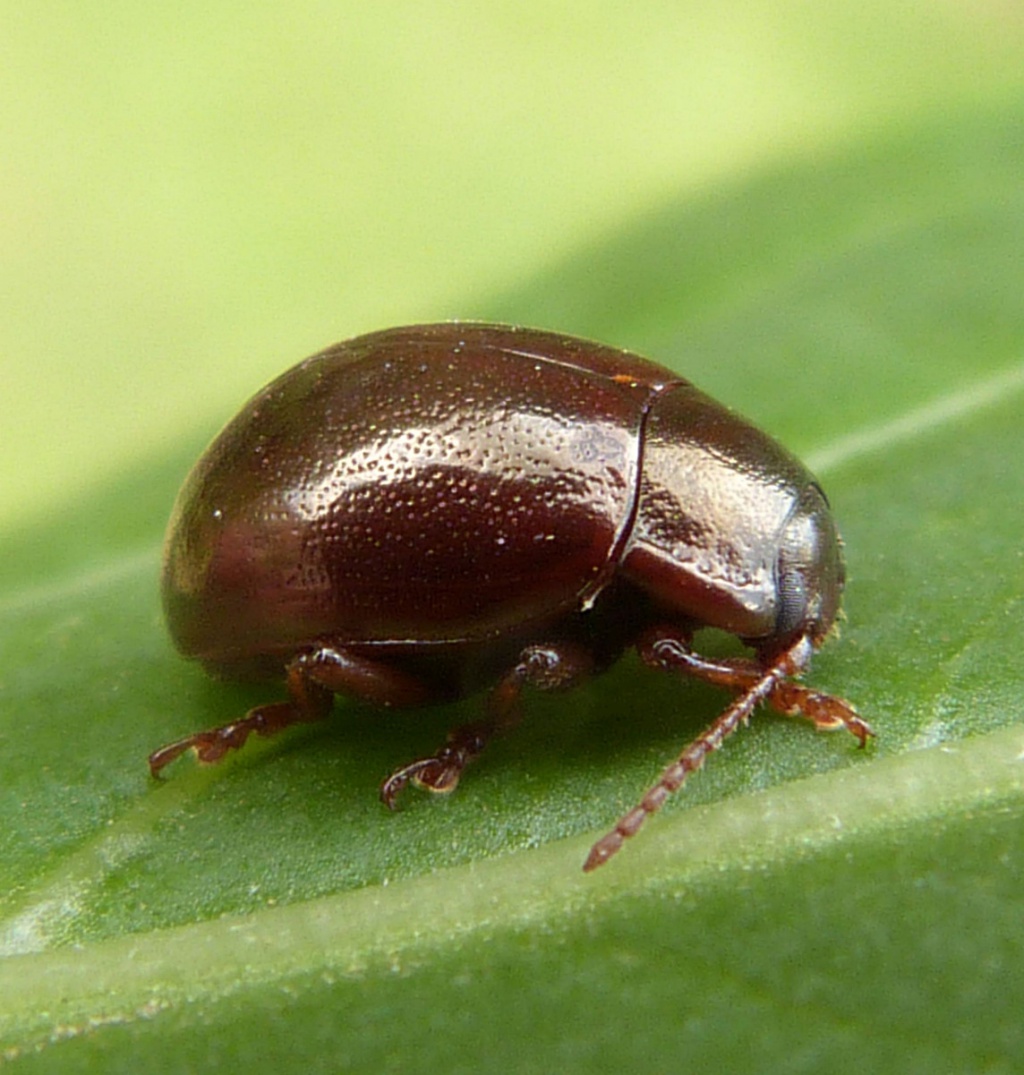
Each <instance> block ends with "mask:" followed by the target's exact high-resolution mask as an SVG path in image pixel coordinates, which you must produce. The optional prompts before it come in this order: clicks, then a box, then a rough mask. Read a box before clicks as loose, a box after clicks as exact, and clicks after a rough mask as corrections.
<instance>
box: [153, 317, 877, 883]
mask: <svg viewBox="0 0 1024 1075" xmlns="http://www.w3.org/2000/svg"><path fill="white" fill-rule="evenodd" d="M842 589H843V563H842V557H841V552H840V544H839V537H838V534H837V532H836V528H835V526H834V524H833V522H832V517H831V514H830V512H829V507H828V502H827V500H826V499H825V495H824V493H823V492H822V490H821V488H820V487H819V486H818V484H817V482H816V481H815V480H814V478H813V477H812V476H811V475H810V474H809V473H808V472H807V470H806V469H805V468H804V467H803V466H802V465H801V464H800V463H799V462H798V461H797V460H796V459H795V458H794V457H793V456H791V455H790V454H789V453H788V452H787V451H785V449H783V448H782V447H780V446H779V445H778V444H777V443H776V442H775V441H774V440H772V439H771V438H770V437H768V436H766V435H765V434H764V433H761V432H760V431H759V430H757V429H755V428H754V427H753V426H751V425H750V424H749V423H748V422H745V421H743V420H742V419H741V418H738V417H737V416H736V415H734V414H733V413H732V412H730V411H729V410H727V409H726V408H724V407H722V406H721V405H720V404H718V403H716V402H715V401H714V400H712V399H710V398H709V397H708V396H706V395H704V394H703V393H702V392H700V391H699V390H698V389H696V388H695V387H694V386H693V385H691V384H690V383H689V382H687V381H685V380H683V379H682V378H680V377H678V376H676V375H675V374H674V373H672V372H671V371H669V370H667V369H664V368H662V367H661V366H657V365H655V364H654V363H652V362H649V361H647V360H646V359H643V358H640V357H638V356H637V355H634V354H630V353H629V352H625V351H619V350H615V349H612V348H609V347H604V346H601V345H600V344H595V343H591V342H589V341H584V340H579V339H574V338H572V337H568V336H561V335H557V334H554V333H550V332H540V331H536V330H531V329H519V328H511V327H508V326H503V325H486V324H458V323H452V324H438V325H417V326H413V327H410V328H399V329H392V330H389V331H386V332H378V333H374V334H372V335H368V336H362V337H359V338H357V339H354V340H349V341H348V342H346V343H342V344H339V345H337V346H335V347H331V348H328V349H327V350H326V351H323V352H321V353H320V354H318V355H314V356H313V357H312V358H309V359H306V361H304V362H301V363H299V365H297V366H295V367H294V368H293V369H291V370H289V371H288V372H287V373H285V374H283V375H282V376H280V377H279V378H278V379H277V380H275V381H273V382H272V383H271V384H270V385H268V386H267V387H266V388H265V389H264V390H263V391H262V392H260V393H259V394H258V395H257V396H255V397H254V398H253V399H252V400H251V401H250V402H249V403H248V404H246V406H245V407H244V408H243V409H242V411H241V413H240V414H239V415H238V416H237V417H236V418H235V419H234V420H233V421H232V422H230V423H229V424H228V426H227V427H226V428H225V429H224V430H223V432H222V433H221V434H220V435H219V436H218V437H217V438H216V440H215V441H214V442H213V444H212V445H211V446H210V447H209V448H208V449H207V451H206V453H205V454H204V455H203V456H202V458H201V459H200V460H199V462H198V463H197V464H196V466H195V468H194V469H193V471H192V473H191V474H190V475H189V477H188V479H187V480H186V482H185V485H184V487H183V488H182V490H181V493H180V494H179V496H178V500H177V503H176V505H175V508H174V513H173V516H172V518H171V522H170V527H169V531H168V537H167V544H166V550H165V560H164V569H163V600H164V608H165V610H166V614H167V622H168V624H169V626H170V631H171V634H172V636H173V638H174V642H175V644H176V645H177V647H178V649H179V650H180V651H181V652H182V653H183V654H185V655H186V656H188V657H193V658H196V659H198V660H200V661H201V662H202V663H203V664H204V665H205V666H206V667H207V668H208V669H209V670H210V671H212V672H214V673H216V674H218V675H222V676H229V677H235V676H250V675H253V674H259V675H264V676H270V677H280V676H282V675H283V676H284V677H285V678H286V680H287V686H288V693H289V700H288V701H284V702H277V703H272V704H270V705H264V706H259V707H258V708H256V709H254V710H252V711H251V712H250V713H249V714H248V715H246V716H245V717H243V718H242V719H241V720H238V721H235V722H233V723H230V724H225V725H223V726H222V727H219V728H214V729H212V730H210V731H205V732H198V733H196V734H194V735H190V736H187V737H185V738H184V739H180V740H178V741H177V742H174V743H170V744H168V745H167V746H165V747H163V748H161V749H160V750H157V751H155V752H154V753H153V754H152V755H151V756H150V759H149V764H150V768H151V770H152V772H153V774H154V775H156V774H157V773H159V771H160V770H161V769H163V768H164V766H166V765H167V764H168V763H169V762H171V761H172V760H173V759H174V758H176V757H178V755H180V754H182V753H183V752H184V751H186V750H189V749H194V750H195V752H196V754H197V755H198V757H199V758H200V760H202V761H206V762H213V761H217V760H218V759H220V758H221V757H222V756H223V755H224V753H225V752H226V751H228V750H230V749H233V748H236V747H240V746H241V745H242V744H243V743H244V742H245V740H246V739H247V737H248V736H249V734H250V733H252V732H258V733H259V734H261V735H272V734H274V733H275V732H278V731H280V730H281V729H282V728H286V727H288V726H289V725H291V724H295V723H297V722H300V721H311V720H320V719H321V718H323V717H325V716H326V715H327V714H328V712H329V711H330V709H331V705H332V700H333V695H334V693H339V694H345V695H349V696H352V697H356V698H360V699H365V700H368V701H371V702H375V703H378V704H380V705H384V706H413V705H419V704H423V703H426V702H435V701H438V700H444V699H455V698H459V697H462V696H464V695H467V694H470V693H472V692H475V691H479V690H481V689H484V688H490V693H489V696H488V705H487V710H486V714H485V716H484V718H483V719H481V720H480V721H478V722H475V723H473V724H469V725H465V726H463V727H460V728H457V729H455V730H454V731H453V732H451V733H450V734H449V736H448V738H447V741H446V742H445V744H444V745H443V746H442V747H441V748H440V749H439V750H438V751H437V753H436V754H434V755H432V756H431V757H428V758H420V759H418V760H416V761H413V762H412V763H410V764H408V765H405V766H403V767H402V768H400V769H398V770H397V771H396V772H395V773H393V774H392V775H391V776H390V777H389V778H388V779H387V780H386V781H385V782H384V784H383V786H382V788H381V798H382V799H383V801H384V802H385V803H386V804H387V805H388V806H389V807H394V805H395V800H396V796H397V795H398V793H399V792H400V791H401V790H402V789H403V788H404V787H405V785H406V784H407V783H409V781H410V780H411V781H413V782H414V783H416V784H418V785H419V786H421V787H424V788H428V789H429V790H431V791H438V792H447V791H451V790H452V789H453V788H454V787H455V786H456V784H457V783H458V781H459V777H460V776H461V774H462V770H463V769H464V768H465V767H466V765H467V764H469V762H471V761H472V760H473V759H474V758H476V756H477V755H478V754H479V753H480V752H481V750H482V749H483V748H484V746H485V745H486V744H487V742H488V741H489V740H490V739H491V738H492V737H493V736H494V735H496V734H498V733H499V732H502V731H505V730H507V729H508V728H509V727H511V726H512V725H513V724H514V723H516V721H517V720H518V716H519V707H518V700H519V695H520V693H521V691H522V688H523V687H524V686H526V685H530V686H534V687H538V688H540V689H542V690H550V689H554V688H562V687H567V686H570V685H571V684H573V683H575V682H576V681H578V680H579V679H580V678H581V677H582V676H584V675H589V674H591V673H593V672H596V671H600V670H602V669H604V668H606V667H608V666H609V665H610V664H611V663H613V662H614V661H615V660H616V659H617V658H618V657H619V656H620V654H621V653H622V652H623V651H624V650H625V649H626V648H627V647H628V646H630V645H635V646H636V648H637V650H638V651H639V653H640V656H641V657H642V658H643V660H644V661H645V662H646V663H647V664H649V665H651V666H653V667H657V668H663V669H667V670H669V671H675V672H681V673H683V674H685V675H692V676H696V677H697V678H699V679H703V680H705V681H707V682H710V683H715V684H718V685H719V686H723V687H726V688H729V689H730V690H732V691H734V692H735V693H736V697H735V699H734V700H733V702H732V703H731V704H730V705H729V707H728V708H727V709H726V710H725V711H724V712H723V713H722V715H721V716H720V717H718V719H717V720H715V721H714V723H713V724H712V725H711V726H710V727H709V728H708V729H707V730H706V731H705V732H704V733H703V734H702V735H701V736H699V737H698V738H697V739H696V740H695V741H694V742H693V743H692V744H691V745H690V746H688V747H687V748H686V750H684V751H683V753H682V754H681V755H680V756H679V758H678V759H677V760H676V761H675V762H673V763H672V764H671V765H670V766H669V767H668V768H667V769H666V770H665V771H664V773H663V774H662V776H661V778H660V780H659V781H658V782H657V784H655V786H654V787H652V788H651V789H650V790H649V791H648V792H647V794H646V795H644V797H643V798H642V799H641V801H640V804H639V805H638V806H637V807H636V808H635V809H633V810H631V811H630V812H629V813H628V814H626V815H625V816H624V817H623V818H622V819H621V820H620V821H619V823H618V824H617V825H616V826H615V828H614V829H613V830H612V831H611V832H609V833H608V834H607V835H606V836H605V837H603V838H602V839H601V840H599V841H598V842H597V843H596V844H595V845H594V847H593V849H592V851H591V853H590V856H589V857H588V859H587V861H586V864H585V866H584V869H587V870H590V869H593V868H594V867H596V866H599V865H601V864H602V863H603V862H605V861H606V860H607V859H608V858H610V857H611V856H612V855H613V854H615V852H616V851H618V849H619V848H620V847H621V845H622V842H623V840H624V839H625V838H626V837H628V836H632V835H633V834H634V833H635V832H636V831H637V829H639V827H640V825H641V824H642V823H643V821H644V820H645V818H646V817H647V816H648V815H649V814H652V813H654V812H655V811H656V810H658V809H660V807H661V806H662V804H663V803H664V802H665V800H666V799H667V798H668V796H669V795H670V794H671V793H672V792H673V791H675V790H676V789H678V788H679V786H680V785H681V784H682V783H683V781H684V780H685V779H686V777H687V774H689V773H690V772H692V771H693V770H695V769H698V768H699V767H700V766H701V764H702V763H703V761H704V759H705V757H706V756H707V754H708V753H710V752H711V751H713V750H716V749H717V748H718V747H719V746H720V745H721V744H722V742H723V740H724V739H725V738H726V737H727V736H728V735H730V734H731V733H732V732H733V731H735V730H736V728H737V727H739V725H740V724H743V723H745V722H746V721H747V720H748V719H749V717H750V715H751V713H752V712H753V710H754V708H755V707H756V706H757V705H758V704H759V703H761V702H767V703H768V704H770V705H771V706H772V707H773V708H774V709H776V710H778V711H779V712H782V713H785V714H788V715H795V714H799V715H802V716H804V717H807V718H808V719H809V720H811V721H812V722H813V723H814V724H815V725H816V726H817V727H818V728H819V729H829V730H831V729H835V728H846V729H847V730H848V731H850V732H852V733H853V735H855V736H856V737H857V738H858V739H859V740H860V742H861V745H863V744H864V743H865V741H866V740H867V738H868V736H870V735H872V734H873V733H872V731H871V729H870V728H869V727H868V725H867V724H866V723H865V722H864V721H863V720H861V719H860V717H858V716H857V714H856V713H855V712H854V710H853V709H852V708H851V707H850V706H849V705H848V704H847V703H846V702H844V701H842V700H840V699H838V698H834V697H832V696H830V695H827V694H819V693H817V692H816V691H812V690H809V689H808V688H806V687H803V686H801V685H799V684H797V683H795V682H793V678H794V677H797V676H799V675H800V674H801V673H802V672H803V671H804V670H805V669H806V668H807V666H808V663H809V661H810V657H811V654H812V652H813V650H814V649H815V648H816V647H818V646H819V645H821V643H822V642H823V641H824V640H825V638H826V637H827V636H828V635H829V633H830V631H831V630H832V627H833V624H834V621H835V618H836V615H837V612H838V607H839V599H840V594H841V592H842ZM702 627H716V628H719V629H721V630H724V631H727V632H730V633H732V634H734V635H736V636H737V637H738V638H740V639H741V640H742V641H743V642H744V643H745V644H747V645H749V646H750V647H751V648H752V649H753V652H754V655H753V657H751V658H729V659H710V658H706V657H702V656H701V655H700V654H698V653H696V652H695V651H694V650H693V649H692V645H691V643H692V639H693V634H694V632H695V631H696V630H697V629H699V628H702Z"/></svg>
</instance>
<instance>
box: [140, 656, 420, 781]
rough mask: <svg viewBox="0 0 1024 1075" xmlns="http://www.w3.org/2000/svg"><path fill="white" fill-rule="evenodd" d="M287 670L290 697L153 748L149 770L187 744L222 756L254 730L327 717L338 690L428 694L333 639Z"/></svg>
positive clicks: (374, 695)
mask: <svg viewBox="0 0 1024 1075" xmlns="http://www.w3.org/2000/svg"><path fill="white" fill-rule="evenodd" d="M286 674H287V687H288V694H289V695H290V698H289V700H288V701H287V702H272V703H271V704H269V705H261V706H257V707H256V708H255V709H250V710H249V712H248V713H247V714H246V715H245V716H244V717H242V718H241V719H240V720H235V721H231V722H230V723H229V724H222V725H221V726H220V727H218V728H209V729H207V730H206V731H202V732H195V733H193V734H192V735H186V736H185V737H184V738H182V739H178V740H176V741H175V742H173V743H168V744H167V745H166V746H162V747H160V749H159V750H154V751H153V753H152V754H150V756H149V771H150V772H151V773H152V774H153V776H158V775H159V774H160V771H161V770H162V769H164V768H165V767H166V766H167V765H170V763H171V762H172V761H174V760H175V758H178V757H180V756H181V755H182V754H184V753H185V752H186V751H188V750H194V751H195V753H196V757H197V758H198V759H199V760H200V761H201V762H206V763H213V762H218V761H220V760H221V758H223V757H224V755H225V754H227V753H228V751H230V750H238V749H239V748H240V747H242V746H243V745H244V744H245V742H246V740H247V739H248V738H249V736H250V735H252V734H254V733H255V734H256V735H261V736H271V735H276V734H277V733H278V732H281V731H284V729H285V728H290V727H291V726H292V725H293V724H304V723H308V722H310V721H316V720H323V719H324V718H325V717H326V716H327V715H328V714H329V713H330V711H331V707H332V705H333V702H334V695H335V693H337V694H347V695H349V696H350V697H353V698H361V699H363V700H364V701H368V702H374V703H376V704H378V705H393V706H409V705H419V704H421V703H423V702H425V701H427V700H428V699H429V696H430V692H429V690H428V689H427V687H426V686H425V685H424V684H422V683H420V682H419V681H418V680H416V679H414V678H412V677H411V676H408V675H406V674H405V673H403V672H399V671H396V670H395V669H394V668H391V667H390V666H389V665H387V664H384V663H382V662H380V661H375V660H372V659H370V658H368V657H364V656H362V655H357V654H354V653H351V652H349V651H347V650H345V649H344V648H342V647H334V646H330V645H322V646H318V647H316V648H315V649H310V650H308V651H306V652H304V653H300V654H299V655H298V656H297V657H295V658H294V659H293V660H292V661H291V662H290V663H289V664H288V666H287V669H286Z"/></svg>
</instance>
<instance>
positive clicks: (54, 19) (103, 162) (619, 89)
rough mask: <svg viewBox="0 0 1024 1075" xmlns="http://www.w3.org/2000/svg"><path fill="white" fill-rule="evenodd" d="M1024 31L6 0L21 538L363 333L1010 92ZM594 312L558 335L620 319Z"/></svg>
mask: <svg viewBox="0 0 1024 1075" xmlns="http://www.w3.org/2000/svg"><path fill="white" fill-rule="evenodd" d="M1020 30H1021V26H1020V18H1019V9H1018V8H1017V7H1016V6H1015V5H1011V4H998V3H990V4H967V3H955V2H952V0H937V2H922V3H914V2H902V0H901V2H893V0H881V2H877V0H876V2H868V3H859V4H852V3H849V4H846V3H840V4H830V5H822V4H815V3H813V2H800V0H785V2H782V3H773V4H756V3H749V2H748V3H743V2H737V0H731V2H729V3H725V4H715V5H709V4H706V3H697V2H680V0H666V2H660V3H659V2H652V0H641V2H639V3H637V2H630V3H625V2H622V3H619V2H598V3H593V2H591V3H582V2H571V0H554V2H547V3H543V4H522V3H518V2H516V3H509V2H504V0H494V2H490V3H486V4H482V3H457V2H451V3H444V2H440V0H426V2H424V0H416V2H389V3H382V4H356V3H330V2H321V3H305V2H299V3H296V4H294V5H291V6H289V7H288V8H287V9H285V8H283V7H281V6H279V5H274V4H270V5H267V4H254V5H245V4H234V3H224V2H213V3H208V2H207V3H202V4H199V3H189V2H187V0H186V2H185V3H183V4H179V5H175V6H174V7H173V8H168V9H166V10H165V11H163V10H160V9H155V8H153V7H145V6H140V5H138V4H130V3H117V2H115V3H108V4H104V5H100V6H99V7H96V6H95V5H84V6H78V7H74V6H68V5H66V4H55V3H47V2H45V0H44V2H42V3H38V4H32V5H27V6H19V5H15V4H6V5H4V20H3V41H2V43H0V129H2V131H3V136H2V137H3V159H4V167H3V192H4V193H3V202H2V204H3V213H4V216H3V243H2V245H0V280H2V281H3V294H4V303H3V307H4V316H3V318H2V320H0V354H2V355H3V359H2V361H3V398H4V421H3V433H2V436H3V467H2V469H0V481H2V483H3V484H2V486H0V526H5V527H6V526H10V525H12V524H16V523H18V522H20V521H22V520H29V521H31V520H33V519H35V518H36V517H37V516H39V515H40V513H44V512H46V511H48V510H53V509H59V508H60V505H61V504H62V503H64V502H65V498H66V497H68V496H72V497H75V496H78V495H81V494H83V493H85V494H87V493H88V491H89V490H90V489H91V488H92V487H93V486H94V485H95V484H96V483H100V482H104V481H109V480H110V479H111V478H112V477H114V476H116V475H118V474H119V472H121V471H122V470H123V468H124V467H125V466H126V465H133V464H135V463H137V462H138V461H139V460H140V458H142V459H145V458H150V457H157V456H159V455H160V454H161V453H165V452H166V450H167V446H168V445H173V444H176V443H180V440H181V437H182V433H183V431H196V430H198V429H199V428H202V430H203V433H202V435H203V436H206V435H208V434H209V433H210V432H212V431H213V429H214V428H216V426H217V425H218V424H220V423H221V422H222V421H224V420H226V418H227V417H228V415H229V414H230V413H232V412H233V411H234V409H235V408H236V407H237V405H238V404H239V403H240V401H241V400H242V399H243V398H245V397H246V396H247V395H249V394H250V393H251V392H253V391H255V389H256V388H257V387H258V386H259V385H261V384H262V383H263V382H264V381H265V380H267V379H269V377H271V376H272V375H274V374H275V373H277V372H278V371H279V370H280V369H282V368H284V367H285V366H286V365H289V364H291V363H292V362H293V361H295V360H297V359H298V358H300V357H302V356H304V355H306V354H307V353H310V352H312V351H314V350H317V349H319V348H320V347H322V346H325V345H326V344H328V343H330V342H332V341H334V340H337V339H341V338H345V337H347V336H350V335H355V334H358V333H360V332H364V331H369V330H372V329H375V328H380V327H384V326H387V325H391V324H398V323H403V322H412V321H417V320H435V319H436V320H440V319H446V318H452V317H460V318H472V317H480V316H490V315H491V313H492V312H493V311H494V309H495V306H496V303H497V301H498V299H499V298H503V297H504V296H506V295H507V294H508V293H509V291H510V290H511V289H512V288H514V287H516V286H517V285H519V284H520V283H521V282H522V281H523V280H524V279H527V278H529V277H530V276H532V275H535V274H537V273H538V272H541V271H543V270H544V269H546V268H549V267H551V266H553V265H557V264H558V263H559V262H560V260H561V259H564V258H567V257H573V256H575V255H577V254H578V253H579V251H580V250H581V248H582V247H583V246H585V245H586V244H591V243H593V242H594V241H595V240H599V239H602V238H605V237H609V236H611V235H614V234H615V233H617V232H618V231H619V230H620V229H623V228H625V227H628V226H629V225H631V224H632V223H633V222H634V221H636V220H637V219H638V218H642V217H643V216H644V214H648V213H651V212H654V211H657V210H658V209H659V208H660V207H661V206H662V205H664V204H665V203H666V202H669V201H675V200H677V199H679V198H680V197H684V196H697V195H699V194H700V193H701V192H702V191H715V190H717V189H719V188H721V187H722V186H723V185H729V184H734V183H736V182H737V181H738V180H740V179H742V177H744V176H745V175H748V174H749V173H751V172H752V171H754V170H763V169H764V168H765V167H766V166H770V164H771V162H773V161H774V162H784V161H787V160H790V159H792V158H793V157H794V156H797V157H803V158H806V157H807V156H808V155H811V156H814V157H822V156H827V155H828V154H829V153H830V152H832V151H834V150H835V149H837V148H839V147H841V146H844V145H848V144H850V142H851V140H853V139H856V138H857V137H859V136H861V135H862V134H864V133H865V132H871V131H872V130H878V129H881V128H885V127H887V126H889V125H892V124H898V123H900V122H901V120H903V119H904V118H905V117H906V116H908V115H912V114H914V113H915V112H916V111H917V110H918V109H919V108H921V107H928V106H929V105H932V106H935V107H939V108H949V107H950V106H951V103H953V102H954V101H955V99H960V100H962V99H963V98H965V97H967V98H970V97H972V96H978V95H981V94H988V95H991V94H994V93H998V92H999V91H1000V90H1001V89H1002V88H1003V86H1004V85H1006V84H1009V83H1015V82H1016V81H1017V80H1018V78H1019V63H1018V62H1017V61H1018V60H1019V58H1020V52H1019V47H1020ZM951 85H952V86H954V87H955V88H956V95H955V98H951V95H950V86H951ZM895 208H897V207H894V211H895ZM685 242H686V236H680V243H683V244H685ZM609 268H612V267H609V266H605V265H600V264H597V265H595V266H594V270H595V273H607V271H608V270H609ZM619 283H620V286H621V290H622V292H623V293H624V294H625V295H628V294H629V289H630V281H629V279H628V278H625V277H624V278H622V279H621V280H620V281H619ZM638 298H641V299H642V296H638ZM571 299H572V296H566V301H565V302H564V303H559V302H558V301H554V302H552V303H551V304H550V321H551V324H550V325H548V326H547V327H551V328H557V329H563V330H569V331H571V330H579V331H585V330H588V329H592V327H595V326H592V325H591V321H590V319H588V318H587V316H586V311H585V310H580V309H578V308H575V307H574V305H573V302H572V301H571ZM501 308H502V310H503V312H504V313H505V314H506V316H509V317H515V316H516V312H517V311H515V310H513V309H508V308H507V304H505V305H502V307H501ZM533 312H534V311H533V310H532V309H529V308H524V309H523V311H522V316H527V315H530V314H532V313H533ZM631 327H632V326H629V325H625V326H617V333H616V334H617V335H618V336H619V337H620V338H619V339H616V340H614V341H612V342H616V343H621V344H623V345H632V346H641V345H643V344H645V343H646V340H645V339H644V338H643V336H644V332H643V331H642V330H637V331H632V332H631V331H630V329H631Z"/></svg>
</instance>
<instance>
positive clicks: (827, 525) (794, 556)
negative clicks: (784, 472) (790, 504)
mask: <svg viewBox="0 0 1024 1075" xmlns="http://www.w3.org/2000/svg"><path fill="white" fill-rule="evenodd" d="M845 580H846V572H845V569H844V566H843V555H842V548H841V544H840V539H839V533H838V531H837V530H836V527H835V524H834V523H833V521H832V514H831V512H830V510H829V505H828V500H827V498H826V497H825V494H824V493H823V492H822V490H821V487H820V486H819V485H818V484H817V483H816V482H812V483H811V484H810V485H808V486H807V487H806V488H805V489H804V491H803V493H802V494H801V496H800V499H799V500H798V501H797V505H796V508H795V509H794V511H793V514H792V515H791V516H790V518H789V521H788V522H787V523H786V527H785V530H784V531H783V533H782V539H781V541H780V543H779V567H778V596H779V611H778V617H777V618H776V621H775V636H776V638H787V637H791V636H793V635H795V634H806V635H809V636H810V638H811V640H812V642H813V643H814V644H815V646H818V645H820V644H821V643H822V642H823V641H824V639H825V638H826V637H827V636H828V634H829V632H830V631H831V629H832V625H833V624H834V623H835V619H836V615H837V614H838V612H839V599H840V596H841V595H842V592H843V585H844V583H845Z"/></svg>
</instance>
